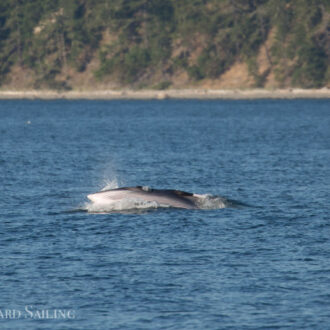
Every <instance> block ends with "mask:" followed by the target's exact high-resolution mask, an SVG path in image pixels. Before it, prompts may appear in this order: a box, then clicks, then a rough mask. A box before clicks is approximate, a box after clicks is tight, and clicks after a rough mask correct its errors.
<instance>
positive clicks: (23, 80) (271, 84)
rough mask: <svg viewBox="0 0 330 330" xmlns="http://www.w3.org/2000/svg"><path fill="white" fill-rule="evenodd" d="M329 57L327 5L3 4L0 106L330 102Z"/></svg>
mask: <svg viewBox="0 0 330 330" xmlns="http://www.w3.org/2000/svg"><path fill="white" fill-rule="evenodd" d="M329 59H330V1H329V0H299V1H298V0H295V1H293V0H292V1H290V0H111V1H109V0H98V1H92V0H71V1H68V0H30V1H18V0H1V2H0V92H1V93H0V98H8V95H12V97H16V98H17V97H27V98H58V97H61V96H62V97H66V98H78V95H80V96H82V97H83V98H110V99H111V98H167V97H174V98H175V97H178V98H184V97H186V96H187V97H188V96H189V95H192V96H195V97H198V98H250V97H252V96H253V95H254V96H255V97H284V98H291V97H293V98H295V97H299V96H301V97H303V96H304V97H329V88H330V65H329V64H330V60H329ZM159 91H161V92H159ZM248 91H249V92H248ZM10 93H11V94H10ZM15 93H16V94H15ZM102 93H103V94H102ZM322 95H323V96H322Z"/></svg>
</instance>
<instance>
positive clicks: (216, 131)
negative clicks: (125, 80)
mask: <svg viewBox="0 0 330 330" xmlns="http://www.w3.org/2000/svg"><path fill="white" fill-rule="evenodd" d="M136 185H142V186H150V187H155V188H164V189H180V190H185V191H189V192H194V193H198V194H208V195H212V196H223V197H226V198H229V199H234V200H237V201H239V202H241V203H244V204H246V206H243V207H239V208H233V207H227V208H219V209H211V210H184V209H173V208H155V209H152V210H145V209H144V210H143V211H141V210H136V212H126V213H125V212H115V213H107V212H91V209H90V204H88V201H87V198H86V196H87V195H88V194H90V193H93V192H97V191H99V190H101V189H103V188H104V187H108V188H109V187H117V186H136ZM0 188H1V190H0V328H1V329H29V328H30V329H65V328H68V329H265V328H267V329H286V328H287V329H288V328H290V329H292V328H294V329H326V328H329V324H330V262H329V258H330V240H329V238H330V203H329V197H330V194H329V192H330V102H329V101H328V100H287V101H285V100H256V101H196V100H187V101H182V100H162V101H64V100H63V101H27V100H23V101H0ZM92 211H93V210H92ZM94 211H95V210H94Z"/></svg>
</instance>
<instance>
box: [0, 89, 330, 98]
mask: <svg viewBox="0 0 330 330" xmlns="http://www.w3.org/2000/svg"><path fill="white" fill-rule="evenodd" d="M304 98H306V99H318V98H320V99H321V98H323V99H328V98H330V89H329V88H327V87H324V88H322V89H294V88H293V89H274V90H267V89H246V90H239V89H237V90H224V89H223V90H215V89H213V90H210V89H208V90H207V89H168V90H161V91H160V90H129V89H127V90H126V89H125V90H98V91H97V90H95V91H65V92H63V91H52V90H24V91H9V90H2V91H1V90H0V99H1V100H5V99H41V100H53V99H68V100H76V99H86V100H129V99H132V100H139V99H141V100H149V99H159V100H163V99H205V100H208V99H223V100H226V99H228V100H241V99H242V100H244V99H245V100H248V99H304Z"/></svg>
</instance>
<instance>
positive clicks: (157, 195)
mask: <svg viewBox="0 0 330 330" xmlns="http://www.w3.org/2000/svg"><path fill="white" fill-rule="evenodd" d="M87 198H88V199H89V200H91V201H92V202H93V203H97V204H101V205H107V204H111V203H116V202H120V201H123V200H139V201H142V202H156V203H157V204H159V205H160V206H165V207H174V208H182V209H199V208H200V206H199V201H200V199H201V198H202V195H198V194H193V193H189V192H186V191H181V190H172V189H153V188H150V187H145V186H137V187H123V188H115V189H109V190H102V191H100V192H97V193H94V194H90V195H87Z"/></svg>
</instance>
